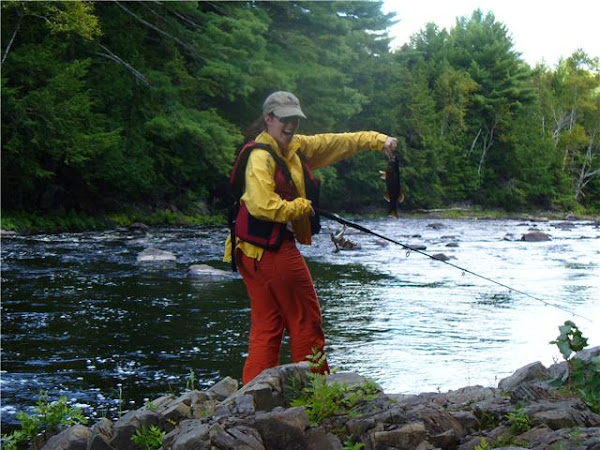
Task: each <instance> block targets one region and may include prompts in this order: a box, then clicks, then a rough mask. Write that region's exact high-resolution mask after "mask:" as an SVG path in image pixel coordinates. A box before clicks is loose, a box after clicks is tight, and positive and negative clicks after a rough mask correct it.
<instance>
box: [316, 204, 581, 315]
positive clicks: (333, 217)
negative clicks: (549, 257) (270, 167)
mask: <svg viewBox="0 0 600 450" xmlns="http://www.w3.org/2000/svg"><path fill="white" fill-rule="evenodd" d="M313 208H314V210H315V211H316V212H317V213H319V214H320V215H321V216H323V217H327V218H328V219H331V220H335V221H336V222H339V223H341V224H342V225H347V226H349V227H352V228H355V229H357V230H359V231H362V232H364V233H368V234H372V235H373V236H377V237H378V238H381V239H384V240H386V241H389V242H391V243H393V244H396V245H400V246H402V247H403V248H404V249H405V250H406V256H407V257H408V256H409V255H410V252H416V253H420V254H421V255H423V256H426V257H428V258H431V259H433V260H434V261H438V262H441V263H444V264H447V265H449V266H452V267H454V268H455V269H458V270H461V271H462V272H463V275H464V273H468V274H470V275H473V276H475V277H478V278H481V279H483V280H486V281H489V282H490V283H494V284H497V285H498V286H502V287H503V288H506V289H508V290H509V291H513V292H517V293H519V294H521V295H524V296H525V297H529V298H531V299H533V300H537V301H538V302H542V303H543V304H544V306H552V307H554V308H556V309H560V310H562V311H564V312H566V313H569V314H571V315H573V316H575V317H580V318H581V319H584V320H587V321H588V322H591V319H588V318H587V317H584V316H581V315H579V314H577V313H574V312H573V311H570V310H568V309H566V308H564V307H562V306H560V305H555V304H554V303H549V302H548V301H546V300H544V299H541V298H539V297H536V296H534V295H531V294H528V293H527V292H524V291H521V290H519V289H515V288H513V287H510V286H508V285H506V284H504V283H501V282H499V281H496V280H493V279H491V278H489V277H486V276H484V275H480V274H478V273H476V272H473V271H472V270H469V269H465V268H464V267H461V266H458V265H456V264H453V263H451V262H448V261H444V260H442V259H438V258H436V257H434V256H432V255H430V254H428V253H425V252H424V251H421V250H419V249H416V248H413V247H410V246H408V245H406V244H403V243H402V242H399V241H396V240H394V239H391V238H389V237H387V236H384V235H382V234H379V233H377V232H375V231H372V230H369V229H368V228H365V227H363V226H362V225H359V224H357V223H355V222H351V221H349V220H348V219H344V218H343V217H340V216H338V215H337V214H335V213H332V212H329V211H326V210H324V209H321V208H318V207H314V206H313Z"/></svg>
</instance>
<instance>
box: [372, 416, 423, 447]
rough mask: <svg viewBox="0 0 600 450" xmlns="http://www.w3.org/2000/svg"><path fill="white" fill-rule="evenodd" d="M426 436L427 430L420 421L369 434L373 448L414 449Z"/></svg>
mask: <svg viewBox="0 0 600 450" xmlns="http://www.w3.org/2000/svg"><path fill="white" fill-rule="evenodd" d="M426 437H427V430H426V429H425V426H424V425H423V424H422V423H419V422H417V423H409V424H406V425H402V426H401V427H400V428H397V429H394V430H389V431H377V432H375V433H373V434H371V445H372V447H373V449H374V450H385V449H389V448H396V449H406V450H410V449H415V448H417V446H418V445H419V444H420V443H421V442H423V441H424V440H425V439H426Z"/></svg>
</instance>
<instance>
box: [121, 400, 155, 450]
mask: <svg viewBox="0 0 600 450" xmlns="http://www.w3.org/2000/svg"><path fill="white" fill-rule="evenodd" d="M159 423H160V415H159V414H158V413H157V412H155V411H150V410H147V409H138V410H136V411H130V412H128V413H126V414H125V415H124V416H123V417H121V418H120V419H119V420H118V421H117V422H116V423H115V424H114V425H113V433H112V439H111V441H110V445H112V446H113V447H115V448H117V449H124V450H128V449H136V446H135V444H134V443H133V441H132V440H131V437H132V436H133V435H134V434H135V433H136V431H137V430H141V429H142V428H150V426H152V425H157V426H158V425H159Z"/></svg>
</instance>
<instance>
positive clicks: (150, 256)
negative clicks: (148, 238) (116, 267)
mask: <svg viewBox="0 0 600 450" xmlns="http://www.w3.org/2000/svg"><path fill="white" fill-rule="evenodd" d="M176 260H177V256H175V254H174V253H171V252H168V251H166V250H161V249H158V248H154V247H149V248H147V249H145V250H143V251H141V252H140V254H139V255H138V256H137V262H139V263H140V262H143V263H146V262H169V261H176Z"/></svg>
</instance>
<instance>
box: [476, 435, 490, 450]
mask: <svg viewBox="0 0 600 450" xmlns="http://www.w3.org/2000/svg"><path fill="white" fill-rule="evenodd" d="M492 448H493V447H492V446H491V445H490V443H489V442H488V441H487V439H486V438H481V440H480V441H479V444H477V445H476V446H475V448H474V450H492Z"/></svg>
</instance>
